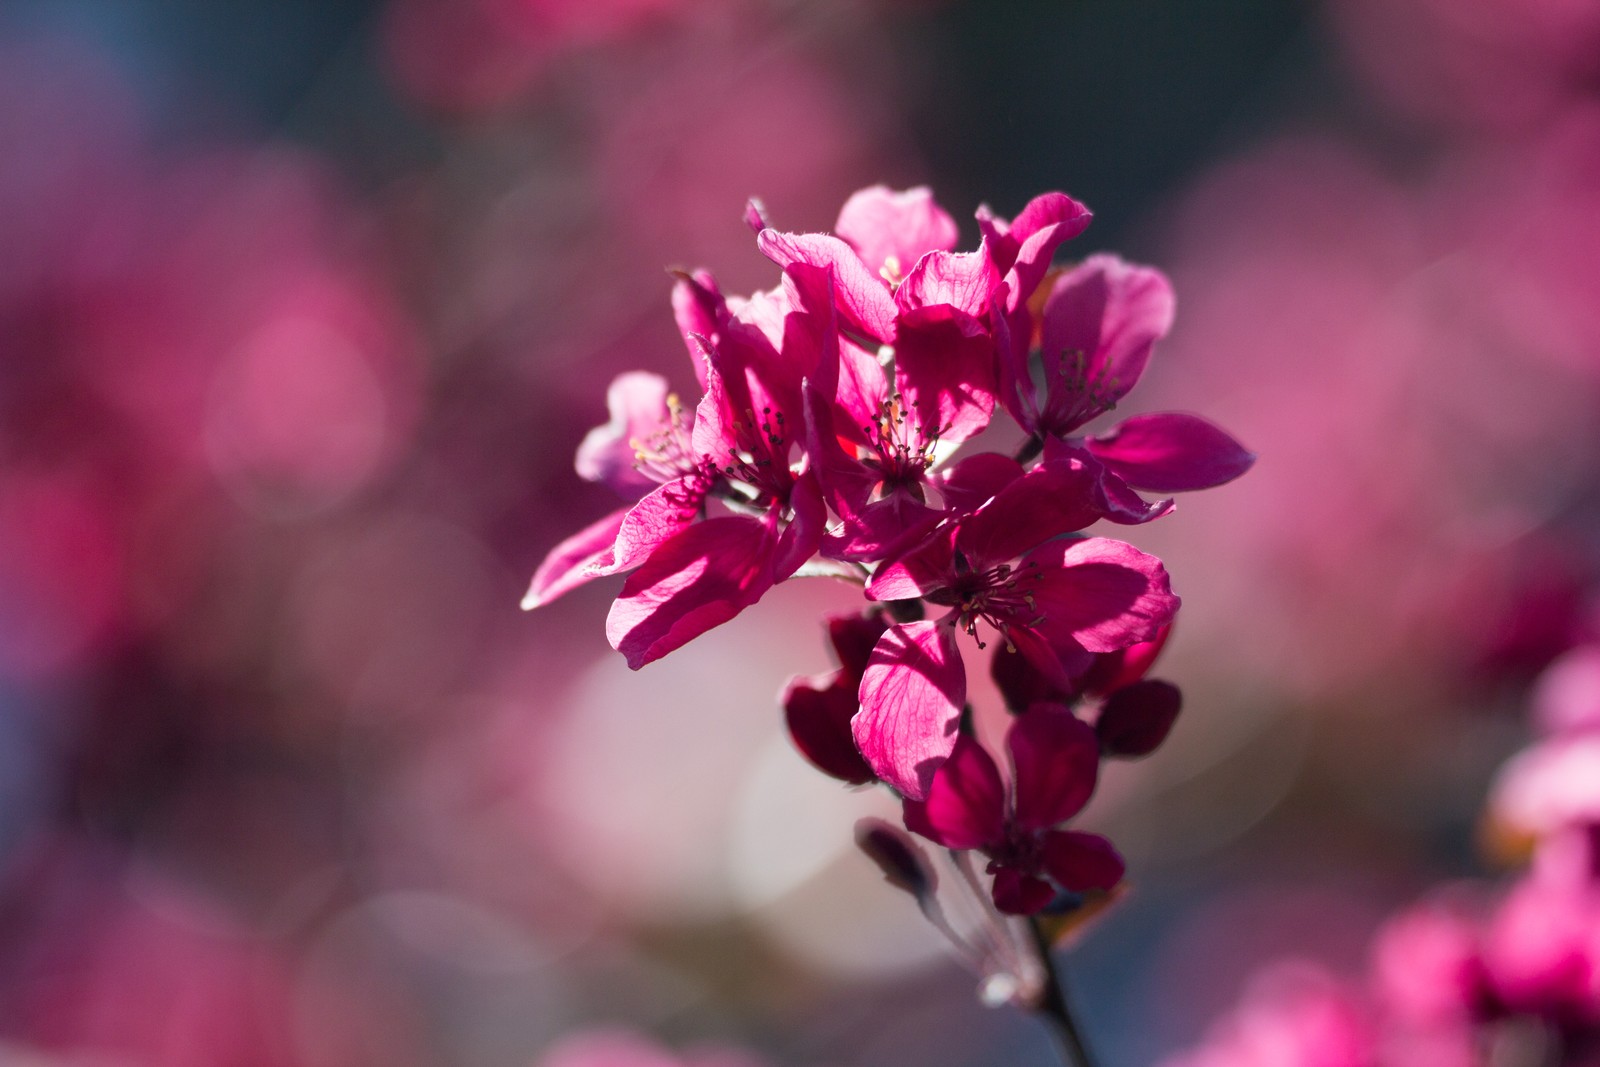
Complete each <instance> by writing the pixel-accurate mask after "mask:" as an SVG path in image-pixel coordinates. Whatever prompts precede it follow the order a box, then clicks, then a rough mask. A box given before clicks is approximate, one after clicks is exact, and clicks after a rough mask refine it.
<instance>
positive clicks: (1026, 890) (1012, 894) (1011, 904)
mask: <svg viewBox="0 0 1600 1067" xmlns="http://www.w3.org/2000/svg"><path fill="white" fill-rule="evenodd" d="M990 892H991V895H992V896H993V897H994V906H995V907H997V908H999V909H1000V910H1001V911H1003V912H1005V913H1006V914H1007V915H1034V914H1037V913H1038V912H1040V911H1043V910H1044V909H1045V907H1046V906H1047V905H1049V903H1050V902H1051V901H1052V900H1054V899H1055V898H1056V891H1055V889H1054V888H1052V887H1051V885H1050V883H1049V882H1046V881H1043V880H1042V879H1039V878H1035V877H1034V876H1033V875H1031V874H1024V873H1022V872H1021V871H1019V870H1017V869H1016V868H1015V867H997V868H996V869H995V872H994V887H993V888H992V889H991V890H990Z"/></svg>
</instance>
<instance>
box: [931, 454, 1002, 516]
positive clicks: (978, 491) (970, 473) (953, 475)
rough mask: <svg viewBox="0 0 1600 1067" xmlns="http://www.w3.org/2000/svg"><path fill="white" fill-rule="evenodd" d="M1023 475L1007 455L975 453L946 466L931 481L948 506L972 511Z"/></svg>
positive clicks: (955, 510) (968, 512)
mask: <svg viewBox="0 0 1600 1067" xmlns="http://www.w3.org/2000/svg"><path fill="white" fill-rule="evenodd" d="M1022 475H1023V470H1022V464H1020V463H1018V462H1017V461H1016V460H1014V459H1012V458H1011V457H1010V456H1003V455H1001V454H1000V453H998V452H978V453H976V454H974V455H971V456H968V457H966V458H965V459H962V460H958V461H957V462H955V463H953V464H951V465H950V466H949V467H946V468H945V469H944V470H942V471H940V472H939V473H938V474H937V475H935V476H934V479H933V481H934V484H935V485H937V486H938V488H939V493H940V495H941V496H943V497H944V503H945V506H946V507H947V508H949V509H950V510H952V511H954V512H956V513H957V514H971V513H972V512H974V511H976V510H978V508H979V507H981V506H983V504H985V503H987V502H988V501H989V499H990V498H992V497H993V496H994V495H995V494H996V493H998V492H1000V490H1002V489H1004V488H1005V487H1006V486H1008V485H1010V484H1011V483H1012V482H1014V481H1016V480H1017V479H1018V478H1020V477H1022Z"/></svg>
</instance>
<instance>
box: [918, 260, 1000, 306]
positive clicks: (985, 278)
mask: <svg viewBox="0 0 1600 1067" xmlns="http://www.w3.org/2000/svg"><path fill="white" fill-rule="evenodd" d="M1000 286H1001V280H1000V273H999V271H997V270H995V267H994V260H993V259H992V258H991V257H990V256H989V252H988V250H987V249H979V250H978V251H976V252H929V253H928V254H927V255H925V256H923V257H922V258H921V259H920V260H918V261H917V265H916V266H915V267H914V268H912V270H911V273H910V274H908V275H906V280H905V281H904V282H903V283H901V285H900V288H898V289H896V290H895V292H894V302H895V304H896V306H898V307H899V308H900V313H901V314H902V315H905V314H908V313H910V312H912V311H915V310H917V309H918V308H922V307H935V306H938V305H940V304H948V305H949V306H951V307H953V308H955V309H956V310H958V311H964V312H966V313H967V314H968V315H971V316H972V317H973V318H975V319H986V318H988V317H989V306H990V301H991V300H992V299H993V298H994V293H995V290H996V289H998V288H999V287H1000Z"/></svg>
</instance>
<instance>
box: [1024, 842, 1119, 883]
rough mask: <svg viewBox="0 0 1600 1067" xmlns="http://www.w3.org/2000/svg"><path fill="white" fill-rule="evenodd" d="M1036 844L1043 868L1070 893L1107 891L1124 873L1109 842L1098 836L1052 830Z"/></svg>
mask: <svg viewBox="0 0 1600 1067" xmlns="http://www.w3.org/2000/svg"><path fill="white" fill-rule="evenodd" d="M1040 844H1041V845H1042V846H1043V851H1044V869H1045V870H1046V871H1048V872H1049V874H1050V877H1051V878H1052V879H1054V880H1055V882H1056V884H1057V885H1059V886H1061V888H1063V889H1066V890H1069V891H1071V892H1074V893H1085V892H1088V891H1089V890H1091V889H1111V888H1113V887H1115V886H1116V884H1117V883H1118V882H1120V881H1122V876H1123V874H1124V873H1126V871H1127V866H1126V865H1125V864H1124V863H1123V862H1122V857H1121V856H1120V855H1118V853H1117V850H1116V849H1115V848H1113V847H1112V845H1111V842H1110V841H1107V840H1106V839H1105V838H1103V837H1101V836H1100V835H1099V834H1086V833H1083V832H1081V831H1078V830H1056V831H1053V832H1051V833H1048V834H1045V835H1044V839H1043V841H1041V842H1040Z"/></svg>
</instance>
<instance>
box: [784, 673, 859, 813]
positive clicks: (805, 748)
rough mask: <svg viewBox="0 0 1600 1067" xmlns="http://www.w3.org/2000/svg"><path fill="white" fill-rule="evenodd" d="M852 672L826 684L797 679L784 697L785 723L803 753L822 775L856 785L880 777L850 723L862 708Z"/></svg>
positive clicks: (839, 675) (838, 675)
mask: <svg viewBox="0 0 1600 1067" xmlns="http://www.w3.org/2000/svg"><path fill="white" fill-rule="evenodd" d="M847 680H849V673H848V672H846V671H835V672H834V673H833V674H832V675H831V676H830V677H829V678H828V679H827V680H826V681H825V682H822V683H820V684H819V683H817V682H813V681H811V680H809V679H805V678H796V679H795V680H794V681H792V682H790V683H789V686H788V688H787V689H786V690H785V691H784V694H783V716H784V723H785V724H786V725H787V726H788V727H789V737H790V738H791V739H792V740H793V741H794V747H795V748H797V749H799V750H800V754H801V755H802V756H804V757H805V758H806V759H808V760H810V761H811V763H812V765H814V766H815V767H816V768H817V769H818V770H820V771H822V773H824V774H827V775H831V776H833V777H834V778H838V779H840V780H842V781H846V782H851V783H853V784H858V785H859V784H862V783H865V782H870V781H872V780H873V779H874V778H876V777H877V776H876V775H874V774H873V773H872V768H871V767H868V766H867V761H866V760H864V759H862V758H861V753H860V752H858V751H857V750H856V743H855V739H854V738H853V737H852V736H851V734H850V720H851V719H852V718H854V717H855V714H856V712H857V711H858V710H859V709H860V707H861V705H860V704H859V703H858V702H857V690H856V685H855V684H848V682H847Z"/></svg>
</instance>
